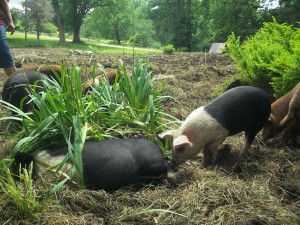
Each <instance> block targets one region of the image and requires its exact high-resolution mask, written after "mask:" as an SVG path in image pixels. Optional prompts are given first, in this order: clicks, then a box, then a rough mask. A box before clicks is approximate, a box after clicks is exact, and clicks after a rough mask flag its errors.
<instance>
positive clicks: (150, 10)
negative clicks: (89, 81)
mask: <svg viewBox="0 0 300 225" xmlns="http://www.w3.org/2000/svg"><path fill="white" fill-rule="evenodd" d="M24 1H25V0H24ZM25 2H27V3H26V4H29V5H30V4H31V3H30V2H32V0H26V1H25ZM33 2H34V4H36V5H42V8H41V9H40V11H39V13H37V14H34V13H33V12H34V11H33V10H32V11H30V12H28V13H29V14H30V17H31V18H33V20H31V23H34V24H35V29H36V31H39V29H40V28H39V27H40V26H41V25H42V23H46V22H52V23H54V24H55V25H56V26H57V27H58V31H59V37H60V43H61V44H64V42H65V32H66V33H68V34H72V35H73V42H80V41H81V39H80V36H84V37H89V38H95V39H111V40H113V41H115V42H116V43H117V44H124V43H126V44H135V45H142V46H149V47H161V46H166V45H169V44H171V45H173V46H174V47H175V48H176V49H180V50H187V51H203V50H204V49H207V48H208V47H209V46H210V45H211V43H212V42H225V41H226V40H227V37H228V35H230V34H231V33H232V32H234V33H235V34H236V35H237V36H240V38H241V40H246V38H247V37H249V36H251V35H253V34H255V33H256V32H257V31H258V30H259V29H260V28H261V27H262V25H263V23H264V22H270V21H272V17H274V18H276V21H277V22H278V23H287V24H290V25H293V26H295V27H299V21H300V14H299V10H300V2H299V1H298V0H279V1H278V6H277V7H270V4H269V2H270V1H268V0H250V1H245V0H226V1H218V0H185V1H182V0H123V1H116V0H52V1H45V0H35V1H33ZM271 2H272V1H271ZM50 3H51V4H52V6H53V8H54V12H53V11H52V9H51V10H50V11H49V10H45V9H47V8H48V7H50V6H48V5H50ZM30 7H31V8H33V7H35V6H33V5H32V6H30ZM30 7H28V8H30ZM51 8H52V7H51ZM30 10H31V9H30ZM12 12H13V15H15V16H16V17H17V18H18V19H17V21H18V22H17V23H16V24H17V25H18V28H19V29H20V30H22V27H23V26H24V21H23V20H24V18H22V17H20V16H19V14H20V12H18V11H17V10H13V11H12ZM49 14H53V15H52V16H50V15H49ZM41 19H42V20H41ZM37 22H38V23H41V24H40V25H37Z"/></svg>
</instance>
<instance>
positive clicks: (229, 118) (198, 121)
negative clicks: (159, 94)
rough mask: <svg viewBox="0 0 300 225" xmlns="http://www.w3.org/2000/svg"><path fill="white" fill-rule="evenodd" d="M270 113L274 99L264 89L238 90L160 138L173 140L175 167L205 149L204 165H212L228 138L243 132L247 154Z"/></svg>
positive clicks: (229, 92) (237, 88) (222, 97)
mask: <svg viewBox="0 0 300 225" xmlns="http://www.w3.org/2000/svg"><path fill="white" fill-rule="evenodd" d="M270 110H271V101H270V98H269V96H268V95H267V94H266V93H265V92H264V91H263V90H261V89H259V88H255V87H250V86H242V87H236V88H232V89H230V90H228V91H226V92H224V93H223V94H222V95H220V96H218V97H217V98H215V99H214V100H212V101H211V102H209V103H208V104H206V105H205V106H202V107H200V108H198V109H196V110H194V111H193V112H192V113H191V114H190V115H189V116H188V117H187V118H186V120H185V121H184V122H183V123H182V124H181V126H180V127H179V128H178V129H177V130H168V131H165V132H163V133H161V134H159V137H160V138H165V137H173V149H172V160H171V164H172V165H173V166H178V165H180V164H182V163H184V162H185V161H187V160H188V159H192V158H194V157H195V156H196V155H197V154H198V153H199V152H200V151H201V149H203V155H204V166H208V165H209V164H214V163H216V156H217V152H218V149H219V146H220V145H221V144H222V143H223V141H224V140H225V139H226V137H227V136H231V135H234V134H237V133H239V132H241V131H245V138H246V141H245V144H244V147H243V152H244V153H245V154H247V153H248V151H249V149H250V146H251V144H252V142H253V140H254V138H255V136H256V134H257V133H258V132H259V131H260V130H261V129H262V127H263V126H264V124H265V123H266V122H267V120H268V117H269V114H270Z"/></svg>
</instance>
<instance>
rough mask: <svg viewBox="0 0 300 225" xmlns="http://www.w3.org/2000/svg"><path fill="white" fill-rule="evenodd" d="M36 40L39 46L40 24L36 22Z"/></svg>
mask: <svg viewBox="0 0 300 225" xmlns="http://www.w3.org/2000/svg"><path fill="white" fill-rule="evenodd" d="M36 40H37V46H38V47H40V25H39V23H37V25H36Z"/></svg>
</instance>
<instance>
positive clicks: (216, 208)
mask: <svg viewBox="0 0 300 225" xmlns="http://www.w3.org/2000/svg"><path fill="white" fill-rule="evenodd" d="M15 52H16V56H18V55H25V56H26V57H27V56H28V57H29V58H30V59H31V60H29V58H28V60H27V61H28V62H27V63H25V64H24V66H25V65H38V64H44V63H46V64H53V63H58V64H59V63H60V62H61V60H63V59H64V60H65V61H66V63H67V64H69V65H73V64H76V65H78V66H81V67H82V69H83V76H84V77H83V79H87V77H88V70H89V68H90V65H92V64H94V63H101V64H103V65H104V67H105V68H107V69H110V68H114V67H116V65H117V62H118V59H123V61H124V62H125V63H126V64H127V65H128V66H129V67H130V64H131V60H132V56H131V55H109V54H101V53H100V54H95V55H94V56H93V57H92V58H91V56H90V55H86V54H81V55H76V54H71V53H70V52H69V51H64V50H61V49H16V50H15ZM141 57H142V58H144V60H145V62H148V64H149V69H151V70H152V71H153V73H154V74H155V75H156V76H158V77H159V78H160V79H161V80H163V82H164V84H165V85H164V88H163V90H162V91H163V94H164V95H171V96H173V97H175V98H176V99H177V102H176V101H170V102H166V103H165V110H166V111H167V112H169V113H171V114H173V115H174V116H176V117H177V118H179V119H182V120H183V119H185V118H186V116H187V115H188V114H189V113H190V112H191V111H192V110H194V109H195V108H197V107H199V106H201V105H204V104H205V103H207V102H208V101H209V100H211V99H212V95H211V93H212V91H214V90H215V88H218V87H220V86H221V85H222V83H223V81H225V80H228V79H231V78H232V76H233V75H235V74H236V73H237V70H236V67H235V65H234V63H233V62H232V61H231V60H230V59H229V58H228V57H226V56H223V55H206V54H204V53H191V54H190V53H184V54H183V53H182V54H173V55H145V56H141ZM5 80H6V77H5V75H4V72H3V71H0V86H3V83H4V82H5ZM157 86H158V87H159V88H160V89H161V84H160V82H157ZM226 143H228V144H230V146H231V148H228V149H227V150H224V151H223V152H221V154H220V156H219V162H218V165H217V166H216V167H213V168H208V169H207V168H203V166H202V157H201V155H200V156H199V157H197V158H196V159H194V160H190V161H188V162H187V163H185V164H184V165H182V166H181V167H180V169H179V171H178V174H177V176H178V185H177V186H176V187H174V186H171V185H170V184H169V183H168V182H167V181H164V180H163V181H162V182H158V183H153V184H150V185H149V184H147V185H146V184H144V183H142V182H141V183H138V184H136V185H132V186H128V187H124V188H122V189H120V190H118V191H115V192H112V193H110V192H105V191H102V190H100V191H91V190H83V191H79V190H78V189H76V188H75V187H73V186H72V185H67V186H65V187H63V188H62V189H61V190H59V191H58V192H57V193H56V194H55V196H53V197H52V198H51V199H50V200H49V201H48V202H47V206H46V208H45V210H44V212H43V213H38V214H35V215H33V216H26V215H25V216H21V215H20V214H19V213H18V210H17V208H16V207H15V205H14V204H13V203H12V202H11V201H10V200H9V199H6V198H4V197H3V196H4V195H3V194H1V196H2V197H1V198H0V214H1V217H0V223H1V224H239V225H242V224H247V225H250V224H253V225H254V224H278V225H279V224H299V223H300V149H299V146H298V147H292V146H285V145H283V144H282V143H281V139H280V137H278V138H277V139H275V140H273V141H271V142H269V143H267V144H266V143H263V142H262V141H261V140H260V134H259V135H258V137H257V138H256V140H255V142H254V144H253V145H252V148H251V153H252V154H251V155H250V156H248V157H245V156H240V150H241V149H242V146H243V143H244V136H243V134H238V135H235V136H233V137H229V138H228V139H226ZM0 145H1V149H2V152H1V154H0V155H1V156H2V157H4V156H5V155H6V154H7V153H8V152H9V151H10V150H11V147H12V141H7V140H5V139H4V138H3V137H0ZM55 182H56V177H50V178H49V177H43V179H39V180H38V181H36V182H35V183H34V188H35V191H36V194H37V195H40V196H42V195H45V193H46V192H47V191H49V190H50V189H51V187H52V186H51V184H55ZM20 185H21V184H20Z"/></svg>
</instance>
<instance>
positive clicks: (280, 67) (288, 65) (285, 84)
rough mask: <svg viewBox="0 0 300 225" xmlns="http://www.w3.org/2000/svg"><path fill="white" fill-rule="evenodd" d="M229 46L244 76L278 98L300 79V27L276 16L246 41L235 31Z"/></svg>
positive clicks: (230, 37)
mask: <svg viewBox="0 0 300 225" xmlns="http://www.w3.org/2000/svg"><path fill="white" fill-rule="evenodd" d="M226 46H227V48H226V50H225V51H226V52H227V53H229V54H230V56H231V57H232V59H233V60H234V61H235V63H236V64H237V67H238V70H239V71H240V73H241V76H242V77H243V79H244V80H246V81H247V83H248V84H250V85H254V86H257V87H260V88H263V89H265V90H267V91H270V92H272V93H274V97H276V98H278V97H280V96H282V95H284V94H285V93H287V92H288V91H290V90H291V89H292V88H293V87H294V86H295V85H296V84H297V83H298V82H300V65H299V61H300V29H297V28H294V27H292V26H289V25H286V24H278V23H277V22H276V21H275V19H273V22H269V23H264V26H263V27H262V28H261V29H260V30H259V31H258V32H257V33H256V34H255V35H254V36H252V37H249V38H248V39H247V40H246V41H245V42H244V43H242V44H240V38H239V37H236V36H235V35H234V33H233V34H232V35H230V36H229V37H228V40H227V42H226Z"/></svg>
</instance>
